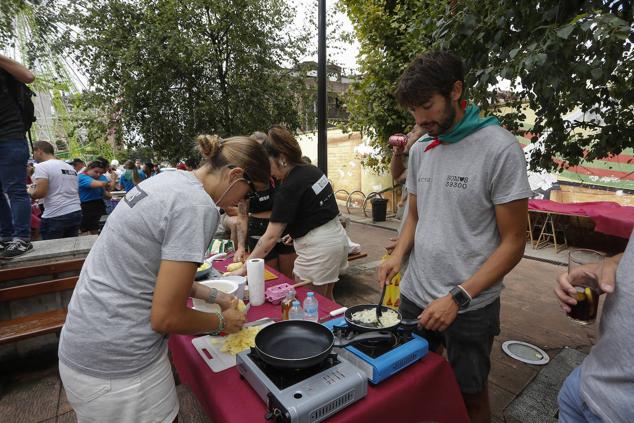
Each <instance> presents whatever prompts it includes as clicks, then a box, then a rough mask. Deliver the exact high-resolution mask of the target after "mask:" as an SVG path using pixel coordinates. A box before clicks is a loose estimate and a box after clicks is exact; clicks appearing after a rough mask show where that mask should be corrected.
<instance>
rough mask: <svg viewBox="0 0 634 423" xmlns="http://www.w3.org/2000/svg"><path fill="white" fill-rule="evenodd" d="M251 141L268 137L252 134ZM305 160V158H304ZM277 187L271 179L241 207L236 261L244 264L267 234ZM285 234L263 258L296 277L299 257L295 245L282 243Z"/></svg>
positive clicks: (238, 215)
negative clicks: (249, 252)
mask: <svg viewBox="0 0 634 423" xmlns="http://www.w3.org/2000/svg"><path fill="white" fill-rule="evenodd" d="M251 138H252V139H254V140H256V141H257V142H259V143H260V144H264V142H265V141H266V139H267V136H266V134H265V133H264V132H254V133H252V134H251ZM302 160H304V159H303V158H302ZM277 184H278V183H277V181H275V179H274V178H271V180H270V181H269V186H268V187H267V188H266V189H265V190H263V191H259V192H257V195H254V196H253V197H252V198H251V199H250V200H249V201H248V202H246V201H245V202H241V203H240V204H238V207H237V219H236V228H235V233H236V238H237V244H236V245H237V248H236V253H235V255H234V257H233V258H234V261H236V262H240V261H242V262H243V261H244V260H245V258H246V255H247V254H246V250H247V249H248V250H249V251H253V250H254V249H255V246H256V244H257V242H258V240H259V239H260V237H262V235H264V233H265V232H266V229H267V227H268V225H269V219H270V218H271V213H272V210H273V201H274V198H275V187H276V186H277ZM286 235H287V233H286V232H285V233H283V234H282V237H281V238H280V240H278V242H277V243H276V244H275V246H274V247H273V250H272V251H271V252H270V253H269V254H267V256H266V257H264V259H265V260H266V264H267V265H269V266H271V267H273V268H274V269H277V270H279V271H281V272H282V273H283V274H284V275H286V276H287V277H289V278H293V265H294V263H295V259H296V258H297V254H295V248H294V247H293V246H292V245H286V244H285V243H284V242H282V241H281V239H282V238H284V236H286Z"/></svg>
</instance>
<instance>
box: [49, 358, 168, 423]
mask: <svg viewBox="0 0 634 423" xmlns="http://www.w3.org/2000/svg"><path fill="white" fill-rule="evenodd" d="M59 374H60V377H61V379H62V383H63V384H64V389H65V390H66V396H67V397H68V402H69V403H70V405H71V406H72V407H73V409H74V410H75V414H77V420H78V422H80V423H82V422H113V423H115V422H116V423H128V422H130V423H137V422H139V423H141V422H151V423H158V422H161V423H163V422H165V423H171V422H173V421H174V419H175V418H176V416H178V397H177V396H176V387H175V385H174V377H173V376H172V368H171V366H170V362H169V359H168V358H167V349H166V350H165V353H163V354H162V355H161V356H160V357H159V359H158V360H156V362H155V363H153V364H152V365H151V366H149V367H148V368H147V369H144V370H143V371H142V372H141V373H139V374H138V375H136V376H132V377H129V378H125V379H102V378H97V377H93V376H88V375H86V374H84V373H80V372H78V371H76V370H74V369H71V368H70V367H68V366H66V365H64V363H62V362H60V363H59Z"/></svg>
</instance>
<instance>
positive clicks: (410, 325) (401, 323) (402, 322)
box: [344, 304, 418, 332]
mask: <svg viewBox="0 0 634 423" xmlns="http://www.w3.org/2000/svg"><path fill="white" fill-rule="evenodd" d="M369 309H372V310H376V304H360V305H356V306H352V307H349V308H348V309H347V310H346V313H345V315H344V316H345V318H346V323H348V326H350V327H351V328H353V329H355V330H357V331H359V332H369V331H391V330H395V329H397V328H399V327H405V328H407V329H414V328H415V327H416V326H417V325H418V320H416V319H403V316H401V313H400V312H399V311H398V310H394V309H391V308H389V307H387V306H381V310H382V311H383V313H386V312H387V311H388V310H391V311H393V312H395V313H396V314H397V315H398V323H397V324H395V325H392V326H389V327H379V326H377V325H364V324H362V323H360V322H356V321H355V320H353V319H352V315H353V314H354V313H356V312H359V311H363V310H369Z"/></svg>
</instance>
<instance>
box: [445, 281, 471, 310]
mask: <svg viewBox="0 0 634 423" xmlns="http://www.w3.org/2000/svg"><path fill="white" fill-rule="evenodd" d="M449 293H450V294H451V297H452V298H453V300H454V301H455V302H456V304H457V305H458V307H459V308H460V310H464V309H465V308H467V307H469V304H470V303H471V296H470V295H469V293H467V291H465V290H464V289H463V288H462V287H460V286H456V287H455V288H453V289H452V290H451V291H449Z"/></svg>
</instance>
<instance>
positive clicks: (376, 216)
mask: <svg viewBox="0 0 634 423" xmlns="http://www.w3.org/2000/svg"><path fill="white" fill-rule="evenodd" d="M370 202H371V203H372V220H373V221H374V222H385V216H386V215H387V200H386V199H385V198H373V199H372V200H371V201H370Z"/></svg>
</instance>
